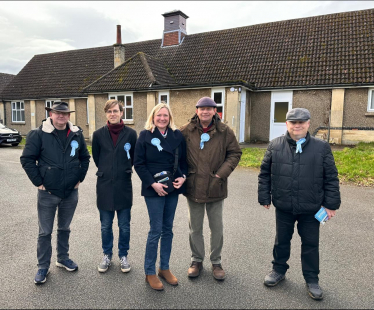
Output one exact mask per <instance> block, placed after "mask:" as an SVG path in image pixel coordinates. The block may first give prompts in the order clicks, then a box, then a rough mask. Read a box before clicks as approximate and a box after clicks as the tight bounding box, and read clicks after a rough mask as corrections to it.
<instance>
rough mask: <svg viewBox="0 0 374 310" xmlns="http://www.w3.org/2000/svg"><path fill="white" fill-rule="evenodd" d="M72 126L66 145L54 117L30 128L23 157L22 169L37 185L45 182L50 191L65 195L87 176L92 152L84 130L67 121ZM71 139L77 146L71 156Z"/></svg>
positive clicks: (54, 193)
mask: <svg viewBox="0 0 374 310" xmlns="http://www.w3.org/2000/svg"><path fill="white" fill-rule="evenodd" d="M67 126H68V127H69V129H70V132H69V135H68V137H67V142H66V145H65V147H63V145H62V143H61V141H60V139H59V137H58V135H57V132H56V130H55V127H54V126H53V125H52V122H51V119H50V118H49V117H48V118H47V119H46V120H45V121H43V123H42V125H41V126H40V127H39V128H37V129H34V130H31V131H30V132H29V133H28V134H27V137H26V145H25V148H24V149H23V152H22V155H21V157H20V160H21V164H22V167H23V169H25V171H26V174H27V176H28V177H29V179H30V180H31V182H32V183H33V184H34V185H35V186H40V185H43V186H44V187H45V189H46V191H48V192H49V193H51V194H53V195H56V196H58V197H60V198H66V197H68V196H69V195H70V193H71V192H72V191H73V190H74V187H75V185H77V183H78V182H83V180H84V178H85V177H86V173H87V170H88V165H89V162H90V157H91V156H90V154H89V153H88V150H87V146H86V143H85V141H84V137H83V134H82V130H81V129H80V128H79V127H77V126H74V125H73V124H72V123H71V122H68V124H67ZM72 141H76V142H77V144H78V148H77V149H75V154H74V156H71V152H72V147H71V143H72Z"/></svg>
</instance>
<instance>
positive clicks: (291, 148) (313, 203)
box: [258, 132, 340, 214]
mask: <svg viewBox="0 0 374 310" xmlns="http://www.w3.org/2000/svg"><path fill="white" fill-rule="evenodd" d="M271 201H272V202H273V205H274V206H275V207H276V208H279V210H281V211H284V212H290V213H293V214H312V213H316V212H317V211H318V210H319V209H320V208H321V206H324V207H326V208H327V209H330V210H336V209H338V208H339V206H340V191H339V179H338V171H337V169H336V166H335V161H334V157H333V155H332V152H331V148H330V145H329V144H328V143H327V142H325V141H322V140H320V139H316V138H314V137H311V136H310V134H309V133H308V134H307V136H306V141H305V142H304V143H303V144H302V153H297V154H296V142H295V141H294V140H293V139H291V137H290V135H289V134H288V132H287V133H286V135H284V136H281V137H278V138H275V139H274V140H272V141H271V142H270V144H269V146H268V149H267V151H266V153H265V156H264V159H263V161H262V163H261V172H260V174H259V176H258V202H259V203H260V204H261V205H269V204H270V202H271Z"/></svg>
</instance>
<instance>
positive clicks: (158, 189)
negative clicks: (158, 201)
mask: <svg viewBox="0 0 374 310" xmlns="http://www.w3.org/2000/svg"><path fill="white" fill-rule="evenodd" d="M151 186H152V187H153V189H154V190H155V191H156V193H157V194H158V195H159V196H165V195H167V194H168V193H167V192H165V191H164V187H165V188H168V186H167V185H164V184H162V183H157V182H155V183H153V184H152V185H151Z"/></svg>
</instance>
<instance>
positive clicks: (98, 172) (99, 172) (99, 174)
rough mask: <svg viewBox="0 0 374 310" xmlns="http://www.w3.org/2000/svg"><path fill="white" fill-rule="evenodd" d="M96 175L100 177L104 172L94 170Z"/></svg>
mask: <svg viewBox="0 0 374 310" xmlns="http://www.w3.org/2000/svg"><path fill="white" fill-rule="evenodd" d="M96 175H97V176H98V177H102V176H103V175H104V172H102V171H97V172H96Z"/></svg>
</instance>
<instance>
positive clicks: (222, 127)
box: [181, 97, 242, 280]
mask: <svg viewBox="0 0 374 310" xmlns="http://www.w3.org/2000/svg"><path fill="white" fill-rule="evenodd" d="M181 132H182V134H183V136H184V137H185V139H186V144H187V163H188V175H187V181H186V184H187V185H186V193H185V194H184V195H185V196H186V197H187V202H188V217H189V227H190V234H189V240H190V247H191V252H192V255H191V265H190V268H189V269H188V276H189V277H191V278H194V277H197V276H199V274H200V271H201V270H202V269H203V261H204V257H205V248H204V237H203V222H204V214H205V210H206V213H207V216H208V220H209V227H210V234H211V236H210V261H211V263H212V269H213V277H214V278H215V279H217V280H224V279H225V272H224V270H223V268H222V264H221V251H222V246H223V216H222V212H223V201H224V199H225V198H227V179H228V177H229V175H230V174H231V172H233V170H234V169H235V167H236V166H237V165H238V163H239V160H240V157H241V154H242V151H241V150H240V147H239V144H238V141H237V140H236V137H235V134H234V132H233V131H232V129H231V128H230V127H228V126H227V125H226V124H224V123H223V122H222V121H221V119H220V117H219V115H218V114H217V104H216V103H215V102H214V100H212V99H211V98H209V97H203V98H201V99H200V100H199V101H198V102H197V104H196V114H195V115H194V116H193V117H192V119H191V120H190V121H189V122H188V123H187V124H185V125H184V126H182V128H181Z"/></svg>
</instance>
